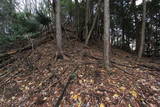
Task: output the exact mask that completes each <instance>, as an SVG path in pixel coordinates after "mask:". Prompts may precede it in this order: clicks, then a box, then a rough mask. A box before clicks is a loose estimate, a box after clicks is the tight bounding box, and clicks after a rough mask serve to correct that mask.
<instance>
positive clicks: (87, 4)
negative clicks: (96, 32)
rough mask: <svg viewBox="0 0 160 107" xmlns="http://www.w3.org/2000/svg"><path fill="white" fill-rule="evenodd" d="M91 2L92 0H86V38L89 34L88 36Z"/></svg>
mask: <svg viewBox="0 0 160 107" xmlns="http://www.w3.org/2000/svg"><path fill="white" fill-rule="evenodd" d="M89 2H90V0H86V17H85V38H87V36H88V21H89Z"/></svg>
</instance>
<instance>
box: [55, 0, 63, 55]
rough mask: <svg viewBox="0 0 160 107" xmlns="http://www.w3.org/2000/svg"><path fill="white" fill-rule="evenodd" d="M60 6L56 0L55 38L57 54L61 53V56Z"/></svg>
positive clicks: (58, 0)
mask: <svg viewBox="0 0 160 107" xmlns="http://www.w3.org/2000/svg"><path fill="white" fill-rule="evenodd" d="M60 7H61V5H60V0H57V1H56V40H57V47H58V54H61V55H62V56H63V50H62V29H61V17H60V12H61V9H60Z"/></svg>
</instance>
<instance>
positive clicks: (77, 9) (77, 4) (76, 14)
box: [75, 0, 80, 36]
mask: <svg viewBox="0 0 160 107" xmlns="http://www.w3.org/2000/svg"><path fill="white" fill-rule="evenodd" d="M75 5H76V7H75V9H76V11H75V18H76V19H75V21H76V22H75V24H76V31H77V36H78V35H79V29H80V28H79V12H80V10H79V9H80V8H79V2H78V0H75Z"/></svg>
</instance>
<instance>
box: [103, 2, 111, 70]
mask: <svg viewBox="0 0 160 107" xmlns="http://www.w3.org/2000/svg"><path fill="white" fill-rule="evenodd" d="M109 29H110V9H109V0H104V38H103V39H104V65H105V68H106V69H107V70H109V69H110V67H109V64H110V59H109V57H110V56H109V47H110V33H109Z"/></svg>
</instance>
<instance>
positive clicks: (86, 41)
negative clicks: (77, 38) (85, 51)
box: [85, 0, 102, 45]
mask: <svg viewBox="0 0 160 107" xmlns="http://www.w3.org/2000/svg"><path fill="white" fill-rule="evenodd" d="M101 1H102V0H99V2H98V6H97V11H96V15H95V18H94V20H93V23H92V27H91V30H90V31H89V34H88V25H87V28H86V29H87V30H86V31H87V35H86V40H85V45H88V41H89V39H90V37H91V34H92V32H93V29H94V27H95V24H96V20H97V17H98V13H99V7H100V4H101Z"/></svg>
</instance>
